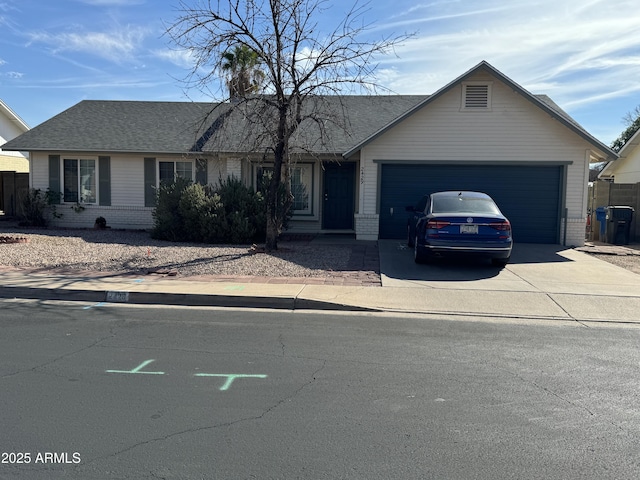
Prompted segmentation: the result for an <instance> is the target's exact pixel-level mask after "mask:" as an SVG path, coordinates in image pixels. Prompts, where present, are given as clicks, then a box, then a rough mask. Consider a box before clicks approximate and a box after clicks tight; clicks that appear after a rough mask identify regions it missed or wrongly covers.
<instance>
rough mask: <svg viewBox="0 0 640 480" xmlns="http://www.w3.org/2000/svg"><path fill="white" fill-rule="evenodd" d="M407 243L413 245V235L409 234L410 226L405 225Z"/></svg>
mask: <svg viewBox="0 0 640 480" xmlns="http://www.w3.org/2000/svg"><path fill="white" fill-rule="evenodd" d="M407 245H409V246H410V247H413V246H414V245H415V243H414V241H413V237H412V236H411V227H410V226H409V225H407Z"/></svg>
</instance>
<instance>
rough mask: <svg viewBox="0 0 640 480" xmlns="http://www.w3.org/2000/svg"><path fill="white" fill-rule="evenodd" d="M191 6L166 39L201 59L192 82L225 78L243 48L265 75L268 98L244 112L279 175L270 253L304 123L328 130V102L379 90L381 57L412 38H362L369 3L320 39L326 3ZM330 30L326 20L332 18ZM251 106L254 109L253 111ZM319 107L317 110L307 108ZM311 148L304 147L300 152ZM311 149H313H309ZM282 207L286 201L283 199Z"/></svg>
mask: <svg viewBox="0 0 640 480" xmlns="http://www.w3.org/2000/svg"><path fill="white" fill-rule="evenodd" d="M192 3H193V5H190V4H189V2H188V1H187V0H181V1H180V7H179V11H180V16H179V17H178V18H177V20H176V21H175V23H174V24H173V25H171V26H170V27H169V28H168V30H167V33H168V34H169V36H170V38H171V39H172V40H173V42H174V43H175V44H176V45H177V46H178V47H180V48H184V49H187V50H188V51H189V52H191V54H192V55H193V57H194V59H195V66H194V68H193V70H192V72H191V77H190V78H191V79H192V82H193V83H195V84H196V85H197V86H199V87H202V88H207V87H208V85H210V84H211V83H213V82H216V81H219V79H220V78H222V77H224V75H223V71H222V70H223V68H222V63H221V62H220V58H222V57H223V55H224V54H225V53H226V52H228V51H229V50H230V49H232V48H235V47H236V46H243V47H246V48H247V49H248V50H250V51H253V52H255V53H256V55H257V57H258V61H259V63H260V65H261V68H262V69H263V71H264V74H265V82H264V92H265V94H264V95H259V96H253V97H247V98H246V99H244V100H246V102H245V103H244V105H240V106H236V107H234V108H242V110H243V111H244V112H245V114H246V112H250V114H251V115H252V116H253V120H252V124H253V125H254V126H257V127H259V128H260V129H261V130H262V131H261V132H260V135H259V136H260V137H261V138H263V139H267V140H268V141H267V147H266V148H267V150H268V152H269V157H270V159H271V158H272V159H273V175H272V177H271V179H270V182H269V188H268V191H267V198H266V205H267V234H266V242H265V244H266V248H267V249H268V250H274V249H277V238H278V235H279V234H280V233H281V231H282V226H283V221H284V218H285V215H286V212H287V211H288V209H289V208H290V206H291V203H292V196H291V190H290V182H289V174H290V162H291V141H292V138H293V137H294V134H295V133H296V131H297V130H298V127H299V126H300V125H301V124H302V123H303V122H305V121H312V122H315V123H316V124H317V125H318V126H319V128H322V122H323V121H324V120H325V119H323V118H321V117H322V115H321V114H320V113H321V106H322V102H321V101H318V98H319V96H321V95H330V94H343V93H345V90H348V89H349V88H352V89H362V90H368V91H373V90H375V89H376V87H378V85H377V84H376V83H375V80H374V78H375V77H374V71H375V69H376V67H377V64H376V56H377V55H380V54H386V53H389V52H390V51H391V50H392V49H393V47H394V46H396V45H397V44H398V43H399V42H401V41H403V40H405V39H407V38H408V37H409V36H410V35H402V36H397V37H393V38H390V37H383V38H381V39H379V40H376V41H369V40H365V39H363V35H364V33H366V32H367V31H368V30H369V25H367V24H365V23H364V21H363V14H364V13H365V12H366V10H367V9H366V4H365V5H360V4H358V3H357V1H356V3H355V4H354V5H353V6H352V7H351V8H350V9H349V10H347V11H346V13H345V15H344V17H343V18H339V19H337V20H336V22H335V27H334V28H333V29H332V30H331V31H329V32H325V33H323V32H321V30H320V25H319V19H320V17H321V16H322V15H323V14H326V12H327V11H328V8H329V6H330V5H329V3H328V2H327V1H326V0H193V1H192ZM325 23H326V19H325ZM250 102H251V105H249V104H250ZM310 104H313V108H308V105H310ZM299 147H300V148H302V149H305V146H304V145H301V146H299ZM307 147H308V146H307ZM282 186H284V187H285V191H286V194H285V195H284V200H283V202H282V203H283V204H281V205H279V204H278V201H279V199H282V197H283V195H282V194H281V192H282Z"/></svg>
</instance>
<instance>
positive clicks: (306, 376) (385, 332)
mask: <svg viewBox="0 0 640 480" xmlns="http://www.w3.org/2000/svg"><path fill="white" fill-rule="evenodd" d="M0 329H1V331H2V335H1V336H0V409H1V411H2V415H1V416H0V432H2V434H1V435H0V453H1V454H2V458H1V459H0V478H1V479H22V478H24V479H36V480H37V479H57V478H64V479H98V480H99V479H159V478H162V479H236V478H239V479H245V478H259V479H291V478H304V479H315V478H331V479H333V478H344V479H347V478H348V479H413V478H416V479H417V478H420V479H442V478H447V479H458V478H459V479H506V478H528V479H535V478H540V479H607V478H616V479H620V478H637V477H638V476H639V475H640V456H639V455H638V450H637V445H638V443H639V440H640V408H639V407H638V405H639V402H638V400H639V393H638V389H637V386H638V385H639V384H640V372H639V369H638V365H639V364H640V352H639V351H638V349H637V345H638V341H639V340H640V328H639V327H637V326H634V325H620V324H617V325H613V324H608V325H607V324H594V325H585V324H582V323H580V322H575V321H573V322H568V321H567V322H565V321H533V320H522V319H520V320H515V319H513V320H511V319H508V318H501V319H491V318H483V319H473V318H464V317H458V318H455V319H452V318H450V317H449V318H447V319H441V318H439V317H437V316H433V315H431V316H424V315H422V316H421V315H407V314H395V315H394V314H373V313H367V314H365V313H351V314H344V313H339V314H329V313H324V314H323V313H314V312H310V311H295V312H288V311H270V310H260V311H258V310H240V309H216V308H178V307H163V308H154V307H141V306H140V307H131V306H125V305H113V304H111V305H103V304H97V305H96V304H88V303H81V302H75V303H73V302H64V303H63V302H46V301H40V302H37V301H24V300H16V301H11V300H2V301H1V303H0Z"/></svg>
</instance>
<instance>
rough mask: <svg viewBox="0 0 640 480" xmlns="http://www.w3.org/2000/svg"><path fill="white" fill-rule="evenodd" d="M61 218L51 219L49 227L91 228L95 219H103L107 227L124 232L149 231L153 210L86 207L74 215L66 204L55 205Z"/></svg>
mask: <svg viewBox="0 0 640 480" xmlns="http://www.w3.org/2000/svg"><path fill="white" fill-rule="evenodd" d="M56 212H57V213H61V214H62V218H59V219H55V218H54V219H52V221H51V225H53V226H57V227H65V228H93V225H94V224H95V221H96V218H98V217H104V219H105V220H106V221H107V226H108V227H111V228H122V229H126V230H150V229H151V228H153V217H152V215H151V214H152V212H153V208H148V207H100V206H93V205H87V206H86V207H85V209H84V210H83V211H81V212H79V213H76V212H75V211H74V210H73V208H72V207H71V206H70V205H68V204H62V205H56Z"/></svg>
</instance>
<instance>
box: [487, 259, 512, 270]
mask: <svg viewBox="0 0 640 480" xmlns="http://www.w3.org/2000/svg"><path fill="white" fill-rule="evenodd" d="M510 259H511V257H508V258H492V259H491V264H492V265H493V266H494V267H500V268H504V267H506V266H507V263H509V260H510Z"/></svg>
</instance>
